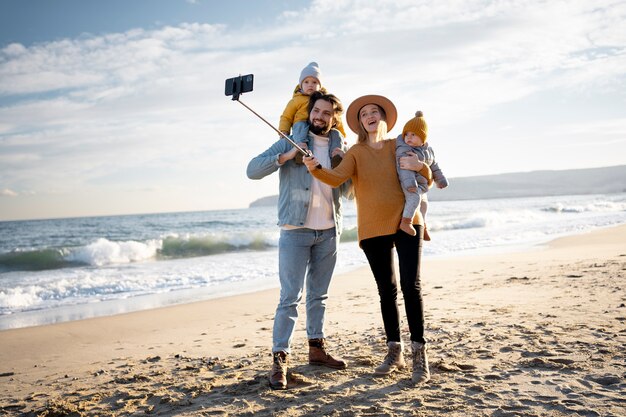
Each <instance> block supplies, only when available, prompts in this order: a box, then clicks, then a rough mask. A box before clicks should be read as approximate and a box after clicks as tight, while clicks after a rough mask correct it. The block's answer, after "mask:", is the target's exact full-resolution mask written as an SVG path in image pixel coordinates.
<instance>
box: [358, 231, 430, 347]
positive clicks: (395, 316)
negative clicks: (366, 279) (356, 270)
mask: <svg viewBox="0 0 626 417" xmlns="http://www.w3.org/2000/svg"><path fill="white" fill-rule="evenodd" d="M415 229H416V230H417V236H409V235H408V234H406V233H404V232H402V231H400V230H398V232H396V234H393V235H387V236H377V237H373V238H370V239H364V240H362V241H361V248H362V249H363V252H365V256H366V257H367V260H368V262H369V264H370V268H371V270H372V273H373V274H374V278H375V279H376V285H378V295H379V296H380V308H381V311H382V315H383V323H384V325H385V333H386V335H387V341H388V342H399V341H400V340H401V339H400V314H399V312H398V302H397V300H398V284H397V281H396V277H395V273H394V265H393V264H394V256H393V247H394V246H395V247H396V252H398V266H399V269H400V288H401V289H402V295H403V296H404V307H405V309H406V317H407V321H408V323H409V330H410V332H411V341H414V342H420V343H426V340H425V339H424V307H423V304H422V288H421V283H420V260H421V258H422V239H423V236H424V230H423V226H418V225H415Z"/></svg>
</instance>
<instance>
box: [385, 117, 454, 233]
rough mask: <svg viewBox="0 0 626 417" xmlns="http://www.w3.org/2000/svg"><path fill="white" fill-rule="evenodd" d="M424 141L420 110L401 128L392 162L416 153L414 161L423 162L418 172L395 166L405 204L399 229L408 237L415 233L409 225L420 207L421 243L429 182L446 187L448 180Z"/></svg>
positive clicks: (426, 132) (431, 150) (423, 125)
mask: <svg viewBox="0 0 626 417" xmlns="http://www.w3.org/2000/svg"><path fill="white" fill-rule="evenodd" d="M427 138H428V126H427V125H426V121H425V120H424V115H423V114H422V112H421V111H417V112H416V113H415V117H414V118H412V119H411V120H409V121H408V122H407V123H406V124H405V125H404V128H403V129H402V134H401V135H400V136H398V138H397V139H396V159H397V160H399V158H400V157H401V156H406V155H407V152H413V153H415V154H417V157H418V159H419V160H420V161H421V162H423V163H424V168H422V170H421V171H420V172H415V171H411V170H408V169H401V168H400V164H399V163H398V164H397V169H398V176H399V177H400V184H401V185H402V191H403V192H404V197H405V203H404V211H403V212H402V221H401V222H400V230H402V231H404V232H405V233H408V234H409V235H411V236H415V235H416V234H417V232H416V230H415V228H414V227H413V224H412V219H413V216H414V215H415V210H417V208H418V207H419V208H420V211H421V212H422V217H423V218H424V240H430V235H429V234H428V229H427V228H426V212H427V211H428V198H427V197H426V193H427V192H428V188H429V187H430V186H431V185H432V183H433V180H434V182H435V184H436V185H437V188H446V187H447V186H448V180H447V179H446V177H445V175H443V172H441V169H440V168H439V164H437V162H436V161H435V152H434V151H433V149H432V148H431V147H430V146H428V145H427V144H426V140H427Z"/></svg>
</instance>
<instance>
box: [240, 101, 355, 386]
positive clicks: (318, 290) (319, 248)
mask: <svg viewBox="0 0 626 417" xmlns="http://www.w3.org/2000/svg"><path fill="white" fill-rule="evenodd" d="M342 112H343V107H342V105H341V102H340V101H339V99H338V98H337V97H335V96H334V95H332V94H324V93H321V92H315V93H313V94H312V95H311V98H310V101H309V144H311V145H312V149H311V151H312V152H313V154H314V155H315V156H316V157H317V159H318V160H319V161H320V164H321V165H322V166H325V167H330V166H331V162H330V161H331V158H332V157H333V156H335V155H339V156H343V151H344V150H345V148H344V145H343V138H342V137H341V135H340V134H339V132H338V131H337V130H335V129H333V127H334V126H336V123H337V120H339V118H340V117H341V113H342ZM299 145H300V146H301V147H303V148H305V147H306V145H305V144H304V143H299ZM298 152H299V151H298V150H297V149H296V148H295V147H293V146H292V145H291V144H290V143H289V142H288V141H287V140H286V139H284V138H283V139H280V140H278V141H277V142H276V143H274V144H273V145H272V146H270V148H269V149H267V150H266V151H265V152H263V153H261V154H260V155H259V156H257V157H255V158H253V159H252V160H251V161H250V163H249V164H248V169H247V175H248V178H250V179H261V178H264V177H266V176H267V175H270V174H272V173H274V172H276V171H278V172H279V180H280V185H279V196H278V225H279V226H280V228H281V231H280V239H279V244H278V275H279V280H280V301H279V303H278V307H277V308H276V314H275V316H274V330H273V340H272V344H273V346H272V357H273V364H272V369H271V371H270V376H269V379H270V386H271V387H272V388H273V389H286V388H287V365H288V362H289V360H288V358H289V354H290V353H291V342H292V338H293V333H294V329H295V325H296V321H297V319H298V305H299V304H300V301H301V300H302V293H303V291H304V288H305V285H306V294H307V297H306V331H307V337H308V339H309V363H310V364H312V365H321V366H326V367H329V368H333V369H344V368H345V367H346V363H345V362H344V361H343V360H341V359H336V358H333V357H332V356H331V355H329V354H328V353H327V351H326V346H325V338H324V315H325V312H326V299H327V298H328V287H329V285H330V279H331V277H332V274H333V270H334V268H335V262H336V260H337V244H338V241H339V234H340V233H341V221H342V216H341V194H342V193H344V194H345V193H347V192H348V189H349V187H350V185H349V184H348V185H345V186H342V187H340V188H336V189H332V188H330V187H329V186H328V185H326V184H323V183H321V182H320V181H318V180H316V179H314V178H312V176H311V175H310V174H309V173H308V170H307V168H306V166H304V165H303V164H302V163H301V162H300V163H299V162H298V161H297V160H296V159H295V157H296V154H297V153H298ZM305 278H306V279H305Z"/></svg>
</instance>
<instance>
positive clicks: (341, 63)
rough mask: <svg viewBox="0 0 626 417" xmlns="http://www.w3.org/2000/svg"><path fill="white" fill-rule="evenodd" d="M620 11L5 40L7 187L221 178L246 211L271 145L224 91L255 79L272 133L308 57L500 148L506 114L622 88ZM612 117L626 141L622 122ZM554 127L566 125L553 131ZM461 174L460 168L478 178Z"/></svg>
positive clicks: (300, 20) (342, 87)
mask: <svg viewBox="0 0 626 417" xmlns="http://www.w3.org/2000/svg"><path fill="white" fill-rule="evenodd" d="M624 8H625V6H624V5H623V4H620V3H613V2H610V1H598V2H594V3H593V4H589V3H588V2H586V1H582V0H580V1H572V2H567V3H564V2H553V1H542V0H534V1H533V0H529V1H514V0H511V1H500V2H486V1H483V0H480V1H479V0H473V1H456V0H449V1H441V2H436V3H435V2H431V1H414V0H410V1H409V0H394V1H388V0H378V1H364V0H351V1H342V2H337V1H334V0H318V1H313V2H311V4H310V6H309V7H308V8H306V9H304V10H298V11H289V12H284V13H282V14H280V15H278V16H270V17H269V18H268V19H264V20H263V23H258V24H257V26H254V27H251V26H249V25H250V24H248V26H245V27H233V26H227V25H225V24H207V23H202V22H189V23H184V24H180V25H177V26H163V27H160V28H158V29H154V30H147V29H142V28H137V29H133V30H129V31H126V32H123V33H109V34H103V35H99V36H81V37H79V38H76V39H61V40H56V41H51V42H44V43H38V44H34V45H32V46H24V45H20V44H17V43H14V44H10V45H7V46H5V47H4V48H2V49H1V50H0V177H2V178H3V179H4V178H7V179H9V181H10V182H8V183H6V184H7V186H8V187H10V188H13V189H33V190H36V191H38V192H43V191H45V190H47V189H54V190H58V191H65V192H73V191H76V190H83V189H89V188H90V187H96V186H97V187H113V188H115V187H119V188H123V187H127V186H129V187H135V188H137V189H142V188H143V189H153V188H155V189H156V187H157V186H158V189H159V190H163V192H164V193H166V192H167V191H166V190H167V189H168V188H167V187H176V186H180V184H184V185H185V186H187V187H188V188H189V189H195V190H203V192H205V193H210V192H211V190H212V188H211V187H218V182H217V178H219V181H220V182H219V187H225V188H228V189H230V190H232V193H233V194H236V193H237V192H236V190H245V191H239V194H242V196H241V197H238V198H247V199H248V201H251V200H253V199H254V198H255V197H256V196H258V195H259V194H260V193H265V194H267V193H269V192H275V183H274V182H272V180H268V181H265V182H259V183H255V184H254V185H255V187H253V188H254V190H250V191H251V195H245V194H246V191H247V190H249V189H250V188H252V187H250V183H249V182H247V180H246V179H245V176H244V174H243V171H244V167H245V165H246V163H247V160H248V159H249V158H250V157H251V156H253V155H255V154H256V153H259V152H261V151H262V150H264V149H265V148H266V147H267V146H269V144H271V143H272V142H273V141H274V140H275V139H276V138H277V136H276V135H275V134H274V133H273V132H271V131H270V130H269V129H268V128H267V126H264V125H263V123H262V122H261V121H259V120H258V119H256V118H255V116H253V115H251V114H250V113H249V112H248V111H247V110H245V109H244V108H242V106H240V105H238V104H237V103H233V102H232V101H230V100H229V99H228V98H227V97H225V96H224V92H223V88H224V79H226V78H229V77H232V76H234V75H237V74H239V73H254V74H255V77H256V78H255V80H256V81H255V83H256V85H255V91H254V92H253V93H250V94H246V95H244V96H242V100H243V101H245V102H246V103H247V104H249V105H251V106H252V107H253V108H254V109H255V110H257V111H258V112H259V113H260V114H261V115H262V116H265V117H266V118H267V119H268V120H270V121H271V122H273V123H275V122H277V121H278V117H279V115H280V112H281V111H282V109H283V107H284V105H285V103H286V102H287V100H288V99H289V98H290V94H291V91H292V89H293V87H294V85H295V84H296V83H297V80H298V74H299V72H300V69H301V68H302V67H303V66H304V65H305V64H306V63H307V62H309V61H311V60H316V61H318V62H320V64H321V66H322V71H323V73H324V83H325V84H326V85H327V86H328V87H329V89H330V90H331V91H332V92H334V93H336V94H337V95H338V96H339V97H341V98H342V99H343V100H344V101H345V102H346V103H348V102H349V101H350V100H352V99H353V98H355V97H357V96H359V95H362V94H366V93H370V92H376V93H384V94H386V95H388V96H389V97H392V98H393V99H394V102H395V103H396V105H397V106H398V109H399V112H400V118H401V119H405V118H408V117H411V116H412V114H413V113H414V112H415V110H417V108H418V107H419V108H421V109H422V110H424V111H425V112H426V114H428V115H429V124H430V125H431V126H433V129H435V131H437V129H439V130H440V131H441V132H447V131H449V132H453V131H454V132H457V131H458V130H456V129H459V130H460V131H461V132H466V131H467V130H468V129H472V130H474V131H476V130H479V131H480V133H481V134H480V136H481V137H484V138H485V140H486V142H485V143H486V144H488V143H491V142H495V141H499V142H505V140H503V139H501V138H500V136H499V135H501V134H502V131H501V129H500V128H498V127H497V126H509V127H510V128H509V129H508V130H507V131H511V132H516V131H519V129H520V128H519V125H516V124H518V123H520V121H519V120H516V119H519V118H518V117H506V120H503V121H502V122H499V121H498V120H496V119H494V117H495V116H494V115H498V116H502V115H501V113H502V111H503V110H502V109H503V108H506V107H507V106H512V105H514V104H515V103H523V102H525V101H531V100H532V99H533V98H534V97H539V96H541V97H544V96H547V95H551V96H552V95H554V96H559V95H560V94H562V92H563V91H568V92H571V91H574V92H575V93H576V94H580V95H582V96H594V97H595V96H596V95H597V94H599V93H601V94H605V95H609V96H611V97H615V95H616V94H619V93H618V92H619V91H624V90H625V89H624V82H625V79H626V76H625V75H624V71H623V68H626V53H624V52H625V51H626V39H625V38H626V35H625V33H624V30H623V27H625V25H624ZM596 102H599V101H596ZM569 105H572V103H568V106H569ZM545 111H546V112H552V111H554V108H553V107H547V108H546V110H545ZM572 113H577V112H572ZM605 119H606V120H605V123H604V124H603V125H607V124H608V125H611V123H612V122H611V120H610V119H611V117H610V116H608V115H607V116H605ZM616 119H618V120H617V121H616V122H615V129H616V130H618V131H622V128H623V126H624V124H625V123H626V122H625V121H623V120H621V119H620V118H617V117H616ZM569 122H570V120H568V119H562V120H561V124H567V123H569ZM589 123H590V124H594V123H595V122H594V121H593V120H589ZM581 129H582V128H581ZM554 131H558V132H561V131H562V130H560V129H558V128H556V127H555V128H553V129H552V130H551V129H546V135H549V132H554ZM589 131H593V129H589ZM596 133H597V134H600V133H599V132H596ZM551 137H552V136H551ZM606 139H607V138H604V139H601V138H598V140H606ZM613 139H614V137H613V136H612V135H611V138H610V140H613ZM439 140H440V142H439V143H441V144H442V150H443V151H444V152H443V155H445V154H446V152H449V153H450V154H452V153H453V152H459V151H463V148H459V146H466V144H464V143H463V142H464V139H463V137H459V136H454V135H451V136H449V137H443V138H441V139H439ZM490 141H491V142H490ZM446 143H449V144H453V145H454V146H456V148H454V149H452V148H450V149H449V150H448V149H446V147H445V145H443V144H446ZM474 146H477V147H480V146H481V145H480V143H476V144H474ZM598 158H601V155H599V156H598ZM517 159H519V158H516V161H512V162H511V163H510V164H509V166H510V169H515V164H514V163H519V164H521V162H519V161H518V160H517ZM591 163H592V164H594V165H598V163H597V162H593V161H592V162H591ZM461 164H463V161H460V162H459V166H458V167H455V168H456V169H458V170H459V171H460V172H463V173H464V174H465V175H469V174H471V172H464V167H463V166H462V165H461ZM470 165H471V164H470ZM524 169H526V167H524ZM483 172H484V171H483ZM224 184H226V185H224ZM18 186H19V187H18ZM7 189H8V188H7ZM270 190H271V191H270ZM252 194H253V195H252ZM261 195H262V194H261ZM219 198H221V196H219V195H216V196H215V200H216V201H217V200H218V199H219ZM228 198H233V196H232V195H229V196H228ZM224 204H227V203H226V202H224ZM222 206H224V205H222Z"/></svg>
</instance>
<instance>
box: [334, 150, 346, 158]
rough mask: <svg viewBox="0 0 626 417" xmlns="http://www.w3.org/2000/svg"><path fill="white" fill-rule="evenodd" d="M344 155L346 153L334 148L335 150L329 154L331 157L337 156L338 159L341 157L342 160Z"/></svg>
mask: <svg viewBox="0 0 626 417" xmlns="http://www.w3.org/2000/svg"><path fill="white" fill-rule="evenodd" d="M345 154H346V153H345V152H344V151H342V150H341V148H335V149H333V151H332V152H331V154H330V156H331V157H332V156H336V155H339V156H340V157H342V158H343V156H344V155H345Z"/></svg>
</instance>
